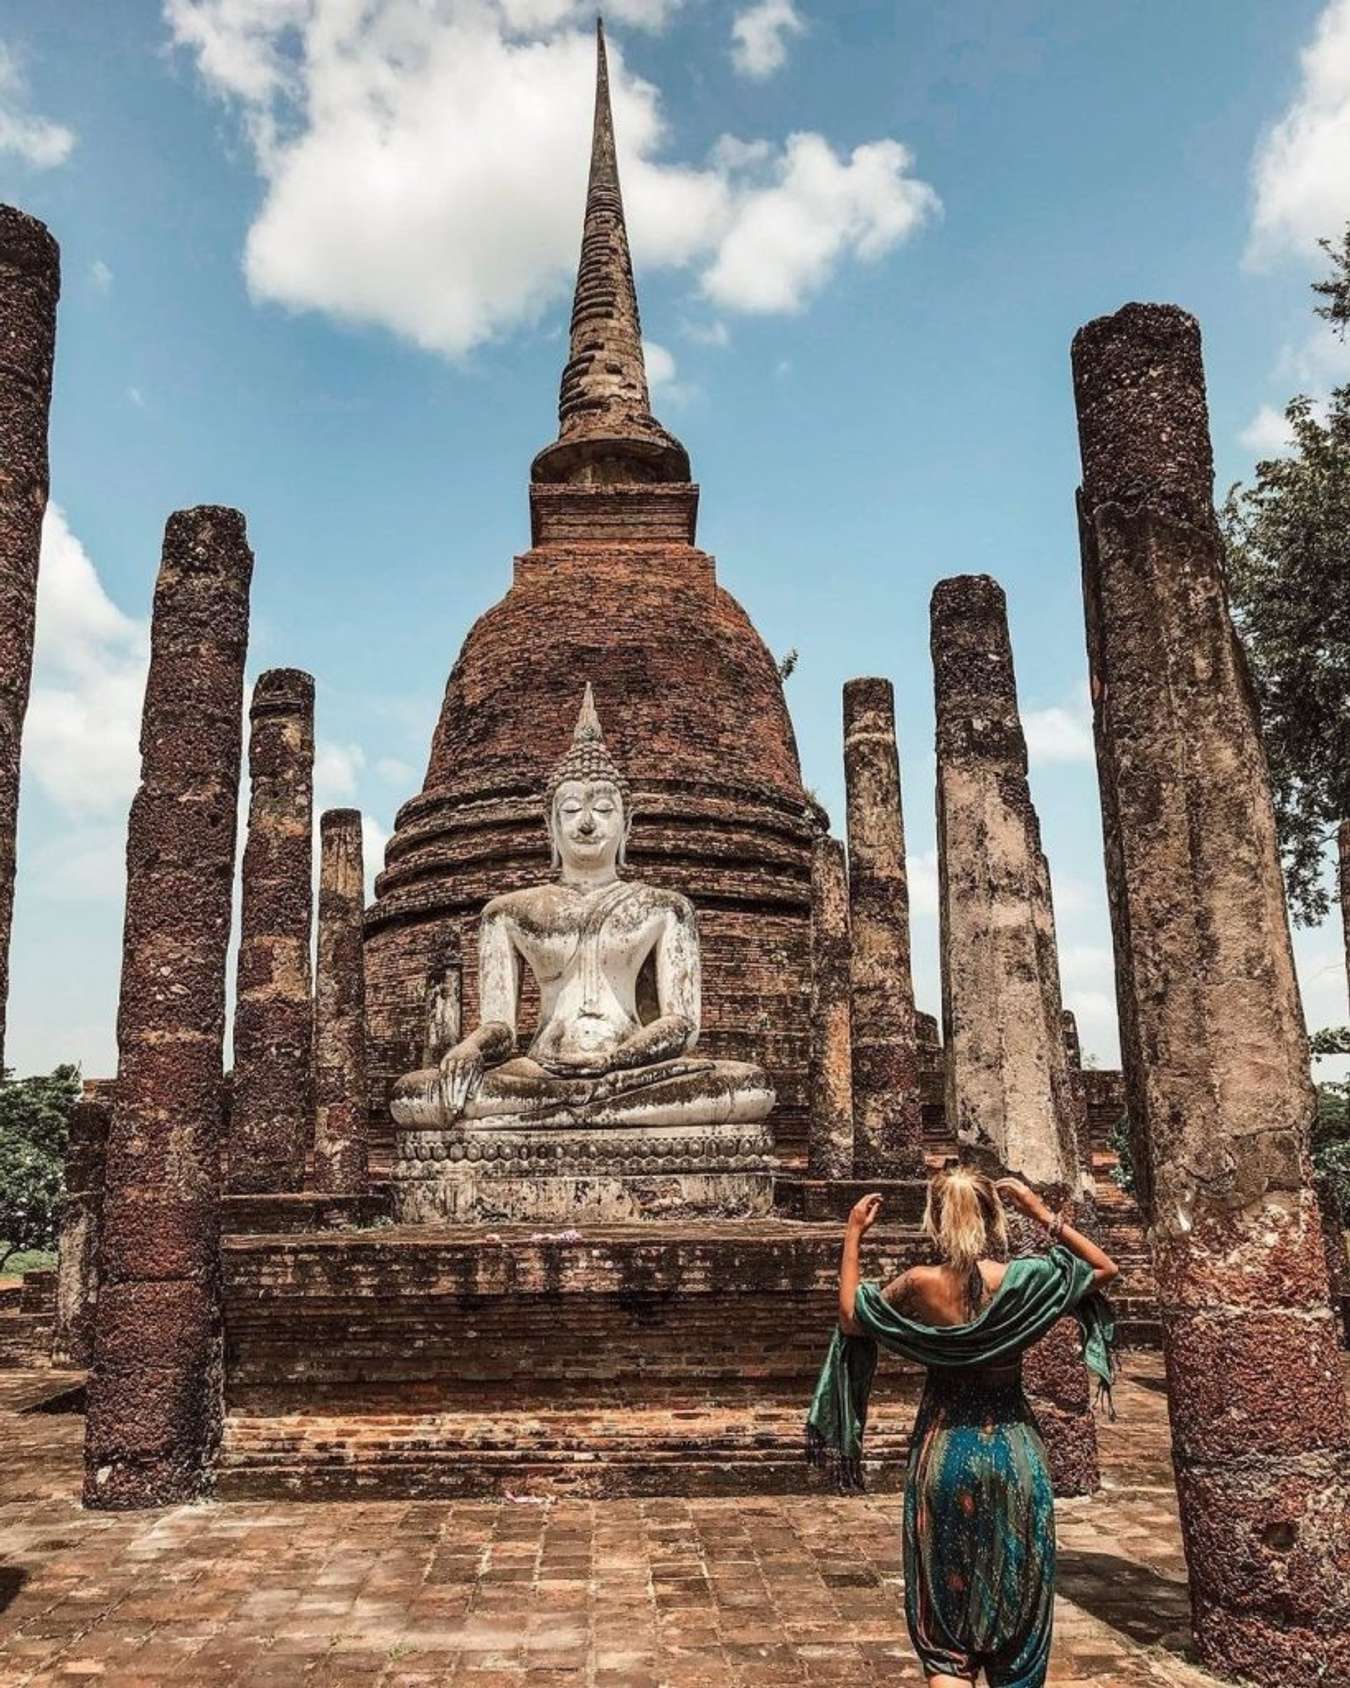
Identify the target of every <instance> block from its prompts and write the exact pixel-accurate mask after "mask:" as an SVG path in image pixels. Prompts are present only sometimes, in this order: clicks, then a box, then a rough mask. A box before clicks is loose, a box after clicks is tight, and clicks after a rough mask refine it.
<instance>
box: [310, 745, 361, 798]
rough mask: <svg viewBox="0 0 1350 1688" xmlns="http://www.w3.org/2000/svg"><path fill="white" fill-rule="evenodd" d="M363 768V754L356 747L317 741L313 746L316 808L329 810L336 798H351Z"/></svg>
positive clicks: (354, 793) (357, 746) (359, 748)
mask: <svg viewBox="0 0 1350 1688" xmlns="http://www.w3.org/2000/svg"><path fill="white" fill-rule="evenodd" d="M365 765H366V753H365V751H364V750H362V748H361V746H360V745H359V744H335V743H334V742H333V741H332V740H331V739H320V740H319V741H318V743H317V744H316V745H315V747H314V802H315V807H316V808H321V809H331V808H334V807H335V806H336V805H337V802H338V799H340V798H344V797H354V796H355V795H356V789H357V785H358V783H359V781H360V776H361V772H362V770H363V769H364V768H365Z"/></svg>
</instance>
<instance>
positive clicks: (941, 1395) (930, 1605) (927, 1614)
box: [904, 1363, 1055, 1688]
mask: <svg viewBox="0 0 1350 1688" xmlns="http://www.w3.org/2000/svg"><path fill="white" fill-rule="evenodd" d="M904 1567H905V1618H906V1621H907V1623H908V1625H909V1633H910V1638H911V1640H912V1641H913V1643H914V1649H915V1651H916V1652H917V1653H918V1655H919V1660H920V1663H921V1664H922V1666H923V1668H924V1670H925V1671H926V1672H927V1673H928V1674H929V1675H930V1676H938V1675H946V1676H960V1677H965V1678H967V1679H971V1680H973V1679H974V1677H975V1675H976V1673H977V1672H978V1671H981V1670H983V1671H984V1672H985V1674H986V1677H987V1679H988V1681H989V1682H990V1683H991V1684H993V1685H995V1688H1041V1684H1043V1683H1044V1682H1045V1679H1046V1671H1047V1669H1048V1667H1049V1663H1050V1635H1051V1627H1052V1623H1053V1617H1054V1591H1055V1513H1054V1496H1053V1494H1052V1491H1051V1487H1050V1473H1049V1470H1048V1469H1047V1467H1046V1461H1045V1447H1044V1444H1043V1443H1042V1441H1041V1436H1040V1431H1039V1430H1038V1428H1037V1425H1036V1419H1035V1416H1034V1414H1033V1413H1032V1410H1031V1407H1030V1405H1029V1404H1028V1402H1027V1398H1026V1396H1025V1395H1024V1394H1023V1392H1022V1374H1021V1366H1020V1365H1019V1364H1016V1363H1014V1364H1012V1365H1003V1366H999V1367H992V1366H991V1367H984V1368H978V1369H968V1370H964V1371H943V1370H941V1369H938V1368H933V1369H931V1370H930V1371H929V1373H928V1383H927V1387H926V1388H925V1390H924V1395H923V1400H922V1402H921V1403H920V1406H919V1414H918V1418H917V1420H916V1421H915V1425H914V1435H913V1439H912V1441H911V1443H910V1454H909V1469H908V1476H907V1481H906V1487H905V1514H904Z"/></svg>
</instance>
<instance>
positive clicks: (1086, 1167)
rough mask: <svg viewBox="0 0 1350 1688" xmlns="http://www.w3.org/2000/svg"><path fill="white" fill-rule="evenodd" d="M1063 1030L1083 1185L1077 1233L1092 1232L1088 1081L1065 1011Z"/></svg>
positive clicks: (1094, 1213)
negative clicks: (1079, 1223) (1079, 1224)
mask: <svg viewBox="0 0 1350 1688" xmlns="http://www.w3.org/2000/svg"><path fill="white" fill-rule="evenodd" d="M1060 1019H1061V1022H1062V1024H1063V1027H1064V1056H1065V1059H1066V1060H1067V1062H1068V1064H1069V1094H1070V1096H1071V1097H1072V1099H1073V1126H1074V1132H1073V1134H1074V1141H1075V1143H1076V1144H1077V1146H1078V1166H1079V1170H1080V1172H1081V1173H1082V1184H1081V1187H1080V1193H1079V1199H1078V1202H1077V1204H1076V1208H1077V1213H1078V1218H1079V1219H1080V1220H1081V1221H1082V1222H1083V1223H1082V1225H1081V1226H1080V1229H1086V1230H1088V1231H1091V1230H1092V1227H1093V1226H1094V1225H1095V1223H1096V1221H1097V1177H1096V1173H1095V1171H1094V1170H1093V1160H1092V1126H1091V1123H1090V1121H1089V1119H1088V1099H1087V1080H1086V1079H1085V1078H1084V1077H1083V1046H1082V1044H1081V1043H1080V1042H1079V1038H1078V1021H1077V1020H1076V1019H1075V1017H1074V1013H1073V1010H1072V1009H1071V1008H1066V1009H1065V1010H1064V1012H1063V1014H1062V1015H1061V1016H1060Z"/></svg>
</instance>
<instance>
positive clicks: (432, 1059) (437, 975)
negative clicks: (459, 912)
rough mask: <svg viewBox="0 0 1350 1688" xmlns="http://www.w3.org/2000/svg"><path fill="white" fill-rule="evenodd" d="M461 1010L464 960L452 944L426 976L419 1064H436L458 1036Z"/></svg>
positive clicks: (462, 1006)
mask: <svg viewBox="0 0 1350 1688" xmlns="http://www.w3.org/2000/svg"><path fill="white" fill-rule="evenodd" d="M463 1012H464V964H463V962H462V961H461V960H460V955H459V946H458V944H456V945H454V946H453V948H451V949H450V950H449V951H447V952H446V954H445V955H443V956H442V958H441V960H440V961H439V962H438V963H437V964H436V966H435V967H433V968H432V970H431V972H430V974H429V975H428V977H427V1006H426V1021H425V1028H424V1031H423V1036H422V1065H423V1066H424V1067H436V1066H439V1065H440V1061H441V1056H442V1055H444V1054H445V1052H446V1050H447V1049H452V1048H453V1047H454V1046H455V1044H457V1043H458V1042H459V1039H460V1025H461V1021H462V1019H463Z"/></svg>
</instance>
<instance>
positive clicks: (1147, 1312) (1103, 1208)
mask: <svg viewBox="0 0 1350 1688" xmlns="http://www.w3.org/2000/svg"><path fill="white" fill-rule="evenodd" d="M1117 1164H1118V1162H1117V1159H1116V1156H1115V1155H1114V1154H1112V1153H1111V1152H1110V1151H1109V1150H1102V1149H1099V1150H1098V1151H1097V1152H1096V1153H1095V1154H1094V1156H1093V1167H1092V1170H1093V1175H1094V1176H1093V1181H1094V1183H1095V1185H1096V1192H1097V1214H1098V1221H1099V1224H1100V1228H1101V1245H1102V1247H1103V1248H1104V1249H1105V1250H1106V1251H1107V1253H1108V1254H1109V1255H1110V1256H1111V1258H1112V1259H1113V1260H1114V1261H1115V1262H1116V1264H1117V1265H1118V1266H1119V1267H1120V1277H1119V1278H1118V1279H1117V1280H1116V1282H1115V1283H1114V1284H1113V1285H1112V1288H1111V1305H1112V1307H1113V1308H1114V1309H1115V1314H1116V1333H1117V1336H1118V1338H1119V1340H1120V1342H1121V1344H1122V1345H1123V1346H1125V1347H1127V1348H1158V1347H1160V1346H1161V1345H1162V1326H1161V1324H1160V1322H1159V1319H1158V1286H1157V1283H1156V1282H1155V1280H1154V1277H1153V1262H1152V1260H1151V1259H1150V1257H1149V1248H1148V1240H1147V1238H1146V1237H1145V1235H1144V1228H1143V1225H1142V1224H1141V1223H1140V1216H1139V1209H1138V1208H1137V1207H1136V1206H1135V1204H1134V1200H1133V1198H1132V1197H1131V1196H1129V1195H1127V1194H1126V1193H1125V1191H1124V1190H1122V1189H1121V1188H1120V1186H1119V1184H1117V1183H1116V1182H1115V1179H1114V1178H1113V1177H1112V1173H1113V1172H1114V1171H1115V1168H1116V1166H1117Z"/></svg>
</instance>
